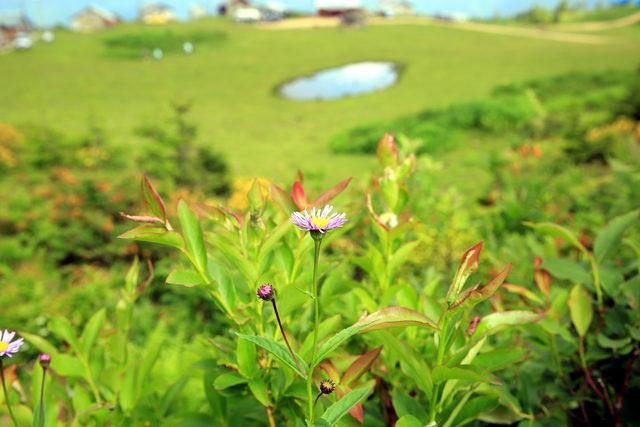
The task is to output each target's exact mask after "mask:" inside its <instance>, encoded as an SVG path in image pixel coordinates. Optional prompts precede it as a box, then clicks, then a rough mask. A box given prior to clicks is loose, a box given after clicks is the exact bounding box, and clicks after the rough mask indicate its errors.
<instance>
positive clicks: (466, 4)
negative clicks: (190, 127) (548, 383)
mask: <svg viewBox="0 0 640 427" xmlns="http://www.w3.org/2000/svg"><path fill="white" fill-rule="evenodd" d="M266 1H268V0H255V2H256V3H261V2H262V3H264V2H266ZM278 1H279V2H281V3H284V4H286V5H287V6H288V7H290V8H291V9H294V10H299V11H313V10H314V8H313V0H278ZM363 1H364V3H365V5H366V6H367V7H370V8H374V7H375V5H376V4H377V0H363ZM410 1H411V2H412V3H413V4H414V6H415V8H416V10H418V11H419V12H420V13H426V14H433V13H438V12H445V11H446V12H452V11H456V12H464V13H467V14H468V15H471V16H478V17H489V16H493V15H495V14H496V13H499V14H500V15H511V14H514V13H516V12H519V11H522V10H525V9H528V8H529V7H531V5H533V4H540V5H545V6H548V7H553V6H554V5H555V4H557V3H558V1H559V0H410ZM161 2H162V3H165V4H168V5H171V6H173V7H174V8H175V10H176V12H177V13H178V15H179V16H180V17H181V18H187V17H188V14H189V6H190V5H192V4H194V3H197V4H200V5H203V6H205V7H207V8H208V9H210V10H211V11H215V9H216V6H217V5H218V4H219V3H220V0H161ZM608 2H610V1H609V0H605V1H604V2H603V3H608ZM90 3H96V4H98V5H100V6H103V7H105V8H107V9H110V10H112V11H114V12H116V13H117V14H118V15H120V16H121V17H123V18H124V19H134V18H135V17H136V15H137V11H138V9H139V7H140V5H141V4H143V3H144V0H0V10H3V9H21V8H23V9H25V10H26V11H27V14H28V16H29V17H30V18H31V19H32V20H33V21H34V22H36V23H37V24H39V25H41V24H42V25H53V24H58V23H61V24H64V23H67V22H68V21H69V17H70V16H71V15H73V14H74V13H75V12H77V11H78V10H80V9H82V8H83V7H85V6H86V5H88V4H90ZM586 3H587V4H589V5H595V4H596V3H598V0H586Z"/></svg>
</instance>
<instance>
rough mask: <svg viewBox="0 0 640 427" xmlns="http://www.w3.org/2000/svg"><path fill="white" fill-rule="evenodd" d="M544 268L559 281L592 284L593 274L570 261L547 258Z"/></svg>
mask: <svg viewBox="0 0 640 427" xmlns="http://www.w3.org/2000/svg"><path fill="white" fill-rule="evenodd" d="M544 268H545V269H546V270H547V271H549V273H551V275H552V276H553V277H556V278H558V279H564V280H569V281H571V282H573V283H591V274H589V273H588V272H587V271H585V269H584V268H582V266H581V265H580V264H579V263H577V262H575V261H573V260H570V259H565V258H549V259H547V258H545V260H544Z"/></svg>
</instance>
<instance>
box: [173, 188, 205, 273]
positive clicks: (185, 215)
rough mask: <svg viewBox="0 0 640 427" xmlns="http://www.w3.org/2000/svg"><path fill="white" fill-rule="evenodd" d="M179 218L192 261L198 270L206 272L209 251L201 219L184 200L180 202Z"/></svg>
mask: <svg viewBox="0 0 640 427" xmlns="http://www.w3.org/2000/svg"><path fill="white" fill-rule="evenodd" d="M178 218H179V219H180V227H181V229H182V235H183V236H184V241H185V243H186V245H187V252H188V253H189V254H190V255H191V261H192V262H193V263H194V265H195V266H196V268H197V269H198V271H200V272H202V273H204V272H206V270H207V251H206V248H205V246H204V238H203V237H202V229H201V228H200V221H198V217H196V214H194V213H193V211H192V210H191V208H190V207H189V205H187V203H186V202H185V201H184V200H180V202H179V203H178Z"/></svg>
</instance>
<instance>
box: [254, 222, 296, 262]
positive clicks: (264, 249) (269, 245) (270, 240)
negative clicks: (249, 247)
mask: <svg viewBox="0 0 640 427" xmlns="http://www.w3.org/2000/svg"><path fill="white" fill-rule="evenodd" d="M291 225H292V224H291V221H289V220H288V219H287V220H286V221H285V222H283V223H281V224H280V225H278V226H277V227H276V228H275V229H274V230H272V231H271V233H269V236H267V238H266V239H265V240H264V242H263V243H262V245H261V246H260V254H259V255H258V259H262V258H264V257H265V256H267V255H268V254H269V252H271V250H272V249H273V248H274V247H275V246H276V245H277V244H278V242H279V241H280V240H281V239H282V236H284V235H285V233H286V232H287V231H289V229H290V228H291Z"/></svg>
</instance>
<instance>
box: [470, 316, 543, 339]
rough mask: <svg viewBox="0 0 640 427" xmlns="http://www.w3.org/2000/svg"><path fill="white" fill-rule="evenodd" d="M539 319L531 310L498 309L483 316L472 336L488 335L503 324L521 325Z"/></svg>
mask: <svg viewBox="0 0 640 427" xmlns="http://www.w3.org/2000/svg"><path fill="white" fill-rule="evenodd" d="M538 320H540V315H539V314H537V313H534V312H532V311H524V310H513V311H498V312H496V313H491V314H489V315H487V316H484V317H483V318H482V319H481V320H480V323H478V326H477V328H476V331H475V333H474V337H475V336H476V334H477V336H483V335H489V334H491V333H492V332H494V330H496V329H497V328H501V327H503V326H516V325H523V324H525V323H532V322H536V321H538Z"/></svg>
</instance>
